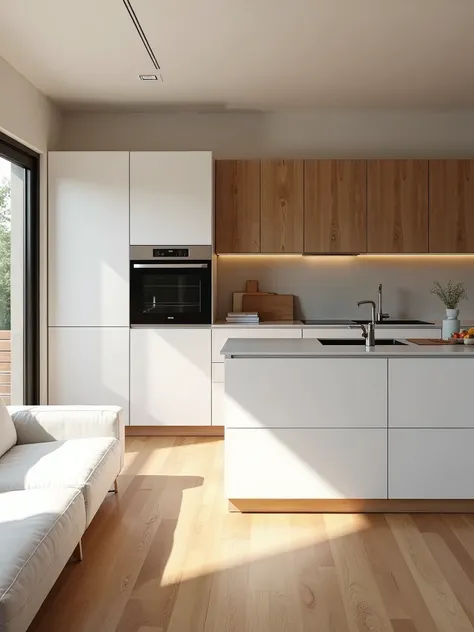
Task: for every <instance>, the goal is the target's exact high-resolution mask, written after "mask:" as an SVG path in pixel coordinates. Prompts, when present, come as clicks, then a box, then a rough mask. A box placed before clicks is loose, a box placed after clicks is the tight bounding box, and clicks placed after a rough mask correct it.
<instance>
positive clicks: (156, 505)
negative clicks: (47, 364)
mask: <svg viewBox="0 0 474 632" xmlns="http://www.w3.org/2000/svg"><path fill="white" fill-rule="evenodd" d="M222 471H223V441H222V439H214V438H212V439H211V438H209V439H204V438H200V439H189V438H176V439H174V438H172V437H165V438H149V439H143V438H133V439H128V440H127V458H126V467H125V470H124V473H123V475H122V476H121V479H120V482H119V489H120V491H119V494H118V496H116V495H114V494H110V495H109V497H108V498H107V500H106V501H105V503H104V505H103V506H102V507H101V509H100V510H99V512H98V514H97V516H96V518H95V519H94V521H93V523H92V525H91V526H90V528H89V529H88V531H87V533H86V535H85V538H84V561H83V562H82V563H76V564H69V565H68V566H67V568H66V569H65V570H64V572H63V574H62V575H61V577H60V579H59V580H58V582H57V584H56V586H55V587H54V589H53V591H52V592H51V594H50V595H49V597H48V599H47V601H46V602H45V604H44V605H43V608H42V609H41V611H40V612H39V613H38V616H37V617H36V619H35V621H34V623H33V625H32V627H31V631H32V632H79V631H80V632H201V631H205V632H211V631H212V632H240V631H242V632H253V631H255V632H300V631H305V632H306V631H308V632H309V631H311V632H313V631H314V632H326V631H331V632H362V631H369V630H370V631H392V630H393V631H394V632H414V631H417V630H418V631H419V632H432V631H433V632H434V631H436V630H439V631H442V632H444V631H446V632H448V631H453V632H464V631H466V632H467V631H468V630H474V516H463V515H456V516H449V515H447V516H440V515H412V516H410V515H386V516H384V515H367V516H364V515H336V514H333V515H330V514H327V515H311V514H299V515H297V514H295V515H288V514H280V515H271V514H266V515H265V514H262V515H255V514H254V515H251V514H230V513H228V511H227V503H226V501H225V499H224V497H223V492H222Z"/></svg>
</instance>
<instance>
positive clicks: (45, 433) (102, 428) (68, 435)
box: [8, 406, 125, 450]
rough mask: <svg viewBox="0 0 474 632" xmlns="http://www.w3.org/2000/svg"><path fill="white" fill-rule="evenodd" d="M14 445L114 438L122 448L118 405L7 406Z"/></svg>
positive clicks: (121, 430)
mask: <svg viewBox="0 0 474 632" xmlns="http://www.w3.org/2000/svg"><path fill="white" fill-rule="evenodd" d="M8 411H9V413H10V415H11V417H12V419H13V423H14V424H15V428H16V432H17V435H18V439H17V444H23V443H44V442H46V441H62V440H65V439H85V438H88V437H113V438H114V439H118V440H119V441H120V443H121V445H122V450H124V449H125V427H124V422H123V417H122V409H121V408H120V407H119V406H8Z"/></svg>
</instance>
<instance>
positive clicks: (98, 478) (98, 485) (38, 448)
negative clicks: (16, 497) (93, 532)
mask: <svg viewBox="0 0 474 632" xmlns="http://www.w3.org/2000/svg"><path fill="white" fill-rule="evenodd" d="M120 460H121V448H120V442H119V441H117V439H111V438H105V437H96V438H92V439H69V440H67V441H48V442H47V443H30V444H25V445H16V446H13V448H11V449H10V450H9V451H8V452H6V453H5V454H4V455H3V456H2V457H1V458H0V493H1V492H8V491H15V490H20V489H48V488H49V489H51V488H61V487H75V488H76V489H80V490H81V492H82V493H83V495H84V501H85V505H86V517H87V524H90V522H91V520H92V518H93V517H94V515H95V513H96V511H97V509H98V508H99V507H100V505H101V504H102V501H103V500H104V498H105V496H106V495H107V492H108V491H109V490H110V489H111V487H112V486H113V483H114V480H115V479H116V477H117V476H118V474H119V472H120Z"/></svg>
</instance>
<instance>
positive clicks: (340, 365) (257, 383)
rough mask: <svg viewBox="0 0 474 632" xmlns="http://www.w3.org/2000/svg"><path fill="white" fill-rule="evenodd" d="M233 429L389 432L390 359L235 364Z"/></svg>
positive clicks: (229, 396)
mask: <svg viewBox="0 0 474 632" xmlns="http://www.w3.org/2000/svg"><path fill="white" fill-rule="evenodd" d="M225 374H226V375H225V378H226V379H225V394H226V399H225V415H226V418H225V425H226V427H228V428H284V427H291V428H374V427H380V428H386V427H387V360H386V359H385V358H361V359H359V358H304V357H302V358H235V359H234V358H232V359H229V360H226V362H225Z"/></svg>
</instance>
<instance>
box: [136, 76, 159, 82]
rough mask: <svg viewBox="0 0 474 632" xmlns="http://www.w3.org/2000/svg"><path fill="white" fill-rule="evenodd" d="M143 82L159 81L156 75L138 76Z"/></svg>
mask: <svg viewBox="0 0 474 632" xmlns="http://www.w3.org/2000/svg"><path fill="white" fill-rule="evenodd" d="M138 76H139V77H140V79H141V80H142V81H158V77H157V76H156V75H138Z"/></svg>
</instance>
